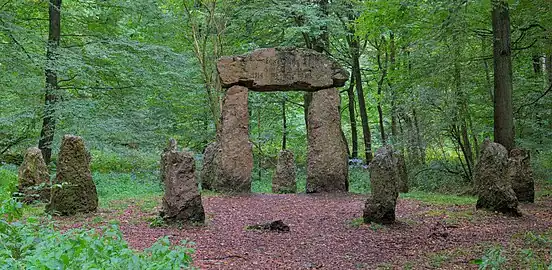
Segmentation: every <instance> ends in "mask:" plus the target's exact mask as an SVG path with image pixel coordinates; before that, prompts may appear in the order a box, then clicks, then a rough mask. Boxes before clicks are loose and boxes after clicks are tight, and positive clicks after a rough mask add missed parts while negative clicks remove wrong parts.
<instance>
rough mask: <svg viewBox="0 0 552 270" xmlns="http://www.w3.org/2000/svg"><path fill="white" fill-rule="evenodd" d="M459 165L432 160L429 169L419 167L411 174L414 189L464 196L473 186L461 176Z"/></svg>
mask: <svg viewBox="0 0 552 270" xmlns="http://www.w3.org/2000/svg"><path fill="white" fill-rule="evenodd" d="M461 170H462V169H461V168H459V164H458V163H455V162H453V161H450V160H442V159H440V160H437V159H436V160H432V161H430V164H429V165H428V166H427V167H423V166H418V167H415V168H413V169H411V170H410V172H409V184H410V185H411V187H412V188H415V189H417V190H421V191H426V192H436V193H455V194H462V193H466V192H470V191H471V189H472V184H471V183H470V182H469V181H468V180H467V179H466V178H463V177H462V175H461V172H460V171H461Z"/></svg>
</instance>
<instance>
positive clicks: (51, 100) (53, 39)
mask: <svg viewBox="0 0 552 270" xmlns="http://www.w3.org/2000/svg"><path fill="white" fill-rule="evenodd" d="M48 18H49V28H48V44H47V47H46V68H45V75H46V88H45V95H44V116H43V118H42V129H41V130H40V140H39V141H38V148H40V151H42V156H43V157H44V162H46V164H49V163H50V160H51V159H52V142H53V140H54V133H55V130H56V118H55V105H56V102H57V99H58V97H57V95H58V93H57V92H58V90H59V86H58V79H57V70H56V61H57V59H58V48H59V40H60V36H61V0H50V2H49V9H48Z"/></svg>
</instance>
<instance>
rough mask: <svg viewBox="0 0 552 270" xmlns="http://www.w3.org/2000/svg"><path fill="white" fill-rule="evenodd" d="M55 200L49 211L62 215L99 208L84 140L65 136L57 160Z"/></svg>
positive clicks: (48, 206) (53, 195) (53, 191)
mask: <svg viewBox="0 0 552 270" xmlns="http://www.w3.org/2000/svg"><path fill="white" fill-rule="evenodd" d="M54 184H58V185H61V187H55V186H53V187H52V197H51V198H52V199H51V201H50V204H48V205H46V211H47V212H51V213H56V214H60V215H74V214H77V213H88V212H93V211H96V209H97V208H98V194H97V192H96V185H95V184H94V181H92V174H91V173H90V153H88V151H87V150H86V147H85V145H84V141H83V139H82V138H81V137H78V136H73V135H65V136H64V137H63V141H62V142H61V147H60V151H59V156H58V160H57V172H56V178H55V181H54Z"/></svg>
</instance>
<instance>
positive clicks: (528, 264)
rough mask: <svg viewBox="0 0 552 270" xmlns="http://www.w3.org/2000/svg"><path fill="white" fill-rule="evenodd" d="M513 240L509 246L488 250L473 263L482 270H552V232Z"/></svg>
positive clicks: (524, 234) (530, 234)
mask: <svg viewBox="0 0 552 270" xmlns="http://www.w3.org/2000/svg"><path fill="white" fill-rule="evenodd" d="M512 240H513V241H512V242H511V244H510V245H509V246H500V245H497V246H493V247H491V248H489V249H487V250H486V251H485V254H484V255H483V256H482V257H481V258H479V259H476V260H474V261H472V263H473V264H477V265H479V269H480V270H483V269H491V270H495V269H535V270H537V269H539V270H540V269H552V231H548V232H546V233H544V234H537V233H534V232H531V231H529V232H525V233H521V234H516V235H514V236H513V237H512ZM516 240H517V242H518V243H516ZM519 242H520V243H519Z"/></svg>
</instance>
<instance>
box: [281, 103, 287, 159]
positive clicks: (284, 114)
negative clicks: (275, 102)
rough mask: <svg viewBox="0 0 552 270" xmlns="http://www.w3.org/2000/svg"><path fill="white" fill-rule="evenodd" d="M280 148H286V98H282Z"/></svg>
mask: <svg viewBox="0 0 552 270" xmlns="http://www.w3.org/2000/svg"><path fill="white" fill-rule="evenodd" d="M282 127H283V130H282V150H286V144H287V118H286V99H285V98H283V99H282Z"/></svg>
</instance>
